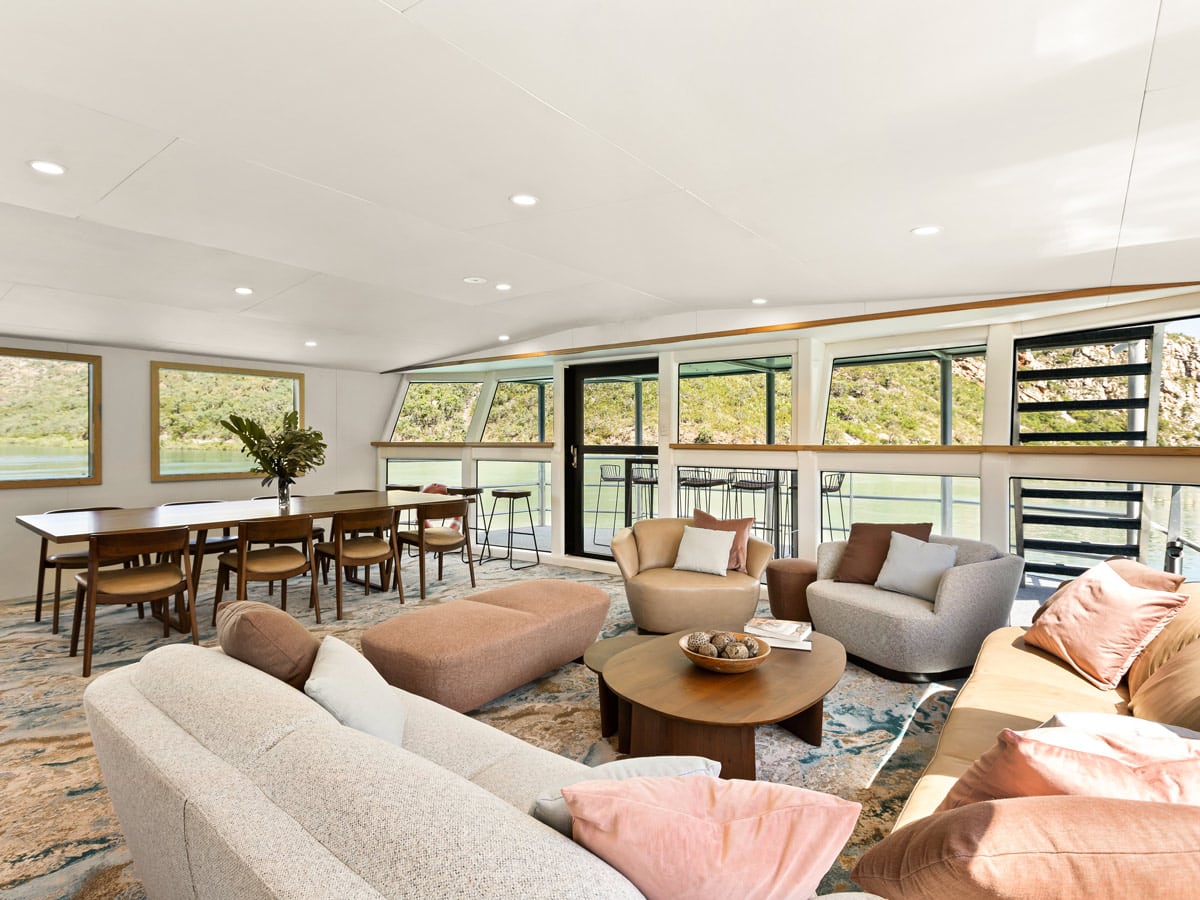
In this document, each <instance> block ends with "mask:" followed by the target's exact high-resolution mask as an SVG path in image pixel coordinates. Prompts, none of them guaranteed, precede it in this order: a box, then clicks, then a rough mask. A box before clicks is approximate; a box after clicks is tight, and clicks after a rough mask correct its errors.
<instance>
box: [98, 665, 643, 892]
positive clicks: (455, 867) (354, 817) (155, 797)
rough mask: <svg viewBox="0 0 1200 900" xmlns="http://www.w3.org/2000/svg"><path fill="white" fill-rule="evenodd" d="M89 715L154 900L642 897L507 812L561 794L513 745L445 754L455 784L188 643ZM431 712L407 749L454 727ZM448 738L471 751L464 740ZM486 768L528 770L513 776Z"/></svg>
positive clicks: (113, 690) (423, 709) (551, 834)
mask: <svg viewBox="0 0 1200 900" xmlns="http://www.w3.org/2000/svg"><path fill="white" fill-rule="evenodd" d="M416 699H417V700H420V698H416ZM84 703H85V708H86V710H87V715H88V722H89V725H90V726H91V729H92V733H93V739H94V741H95V745H96V752H97V756H98V757H99V759H100V763H101V768H102V770H103V774H104V780H105V783H106V785H107V787H108V789H109V792H110V794H111V795H112V798H113V804H114V806H115V807H116V810H117V815H118V817H119V819H120V821H121V827H122V830H123V831H124V832H125V836H126V839H127V841H128V844H129V847H130V851H131V853H132V855H133V858H134V864H135V869H136V871H137V874H138V876H139V877H140V878H142V880H143V881H144V882H145V884H146V889H147V894H148V896H152V897H155V898H160V897H166V898H174V897H181V898H182V897H218V896H220V897H238V898H239V900H241V898H258V897H263V898H267V897H279V896H323V897H339V898H360V897H361V898H368V897H370V898H377V897H421V898H426V897H462V896H520V897H545V898H551V897H562V896H572V897H575V896H578V897H594V898H607V897H637V896H640V894H639V893H638V892H637V891H636V889H635V888H634V887H633V886H632V885H631V884H630V883H629V882H628V881H627V880H626V879H625V878H624V877H623V876H621V875H620V873H618V872H617V871H616V870H614V869H612V868H610V867H609V866H608V865H606V864H605V863H604V862H602V861H601V860H599V859H598V858H597V857H595V856H593V855H591V854H590V853H588V852H587V851H585V850H583V849H582V848H581V847H579V846H577V845H576V844H574V843H573V842H572V841H570V840H569V839H568V838H566V837H564V836H562V835H561V834H559V833H558V832H556V831H554V830H553V829H550V828H548V827H546V826H544V825H543V824H542V823H540V822H538V821H537V820H535V819H533V818H532V817H531V816H529V815H527V814H526V813H525V811H524V810H523V809H520V808H518V807H517V806H516V805H514V804H525V802H526V801H525V800H524V799H522V798H523V797H524V796H525V795H527V794H528V792H529V791H531V790H532V789H533V787H534V785H535V783H536V782H537V781H538V780H539V779H540V778H542V777H544V778H546V779H547V780H548V781H557V782H558V783H562V781H561V775H562V774H563V773H562V771H555V770H554V767H553V766H550V767H549V771H547V772H546V773H545V774H544V775H543V774H541V773H539V772H538V765H539V764H540V763H541V761H542V760H543V757H542V756H541V755H540V754H544V751H540V750H537V748H531V747H530V748H528V749H529V750H530V751H533V755H532V756H530V757H528V758H522V759H517V758H516V757H515V756H512V755H510V756H509V758H507V759H505V753H510V754H511V753H516V751H515V750H514V749H513V748H514V747H515V746H516V745H519V744H520V742H516V739H515V738H511V737H510V736H508V735H500V739H499V740H498V741H496V742H495V744H494V745H492V746H491V747H490V750H491V751H492V755H491V756H490V757H486V758H485V757H484V756H483V755H481V754H478V753H476V754H474V755H472V754H471V753H470V752H467V753H465V754H464V753H462V752H461V751H457V750H453V749H451V750H448V751H447V754H448V761H449V762H451V763H452V764H458V765H460V766H461V767H462V768H463V769H464V770H465V771H464V772H463V773H462V774H459V773H456V772H453V771H451V770H450V769H448V768H446V767H445V766H443V765H439V764H437V763H435V762H433V761H431V760H429V759H426V758H424V757H423V756H421V755H418V754H417V753H414V752H412V751H411V750H410V749H406V748H402V747H396V746H393V745H391V744H388V743H386V742H383V741H381V740H378V739H377V738H374V737H371V736H369V735H366V734H363V733H361V732H358V731H354V730H353V729H349V728H345V727H343V726H341V725H339V724H338V723H337V722H336V721H335V720H334V719H333V718H332V717H331V716H329V715H328V714H327V713H326V712H325V711H324V710H322V709H321V708H320V707H319V706H317V705H316V704H315V703H313V702H312V701H311V700H309V699H308V698H307V697H305V696H304V694H302V693H301V692H299V691H296V690H295V689H294V688H291V687H289V686H288V685H286V684H284V683H283V682H280V681H277V680H276V679H274V678H271V677H269V676H267V675H265V674H263V673H261V672H259V671H257V670H255V669H252V668H250V667H248V666H246V665H244V664H242V663H240V662H237V661H236V660H233V659H230V658H228V657H225V656H223V655H222V654H220V653H218V652H216V651H213V650H209V649H206V648H201V647H193V646H190V645H173V646H169V647H163V648H159V649H158V650H155V651H153V652H151V653H150V654H147V656H146V657H144V658H143V659H142V661H141V662H139V663H138V664H137V665H135V666H128V667H124V668H122V669H118V670H116V671H113V672H111V673H107V674H106V675H104V676H102V677H101V678H98V679H96V680H95V681H94V682H93V683H92V684H91V685H89V686H88V689H87V691H86V692H85V694H84ZM427 703H428V701H422V703H419V704H416V705H414V706H413V707H412V708H411V709H410V724H412V725H414V728H413V738H414V745H415V746H420V745H422V744H428V743H430V742H431V741H432V738H433V736H432V734H431V733H430V729H428V728H425V727H423V726H421V725H418V724H417V720H419V719H420V718H421V717H422V716H423V715H424V714H425V713H431V714H434V715H440V714H445V715H447V716H457V714H455V713H453V712H451V711H449V710H444V709H441V708H440V707H439V708H437V710H439V711H440V712H435V711H434V710H433V709H431V707H434V706H435V705H434V704H428V705H423V704H427ZM457 718H458V719H460V720H462V721H463V722H464V723H465V724H467V725H468V726H473V727H475V728H480V729H486V730H488V731H491V729H487V726H484V725H481V724H480V723H478V722H474V721H472V720H469V719H465V718H463V717H460V716H459V717H457ZM455 721H457V720H455V719H447V720H446V722H447V723H450V727H451V728H453V722H455ZM406 730H407V727H406ZM505 739H507V741H511V742H514V743H513V744H508V743H506V740H505ZM443 741H444V742H446V743H449V744H455V743H463V742H464V740H463V738H462V736H461V735H457V734H454V733H449V734H444V735H443ZM523 746H526V747H528V745H523ZM517 755H521V754H517ZM546 756H550V757H552V756H553V755H552V754H546ZM492 761H497V762H502V763H503V764H504V767H505V768H506V769H513V768H518V769H521V770H522V773H521V774H520V775H509V776H503V775H501V774H499V773H497V772H496V771H495V770H494V767H493V766H492V764H491V763H492ZM522 763H524V765H522ZM562 763H563V766H565V767H574V766H577V765H578V764H576V763H572V762H571V761H570V760H562ZM568 774H570V773H568ZM471 777H478V778H479V779H481V780H483V781H487V780H489V779H490V780H492V781H494V782H496V783H497V786H498V787H500V788H504V789H506V790H507V791H508V792H509V793H510V794H511V795H512V796H511V797H509V798H505V799H502V798H501V797H499V796H496V795H495V794H493V793H492V792H490V791H489V790H485V789H484V788H483V787H481V786H479V785H478V784H473V783H472V782H471V780H468V779H469V778H471ZM506 800H507V801H508V802H506Z"/></svg>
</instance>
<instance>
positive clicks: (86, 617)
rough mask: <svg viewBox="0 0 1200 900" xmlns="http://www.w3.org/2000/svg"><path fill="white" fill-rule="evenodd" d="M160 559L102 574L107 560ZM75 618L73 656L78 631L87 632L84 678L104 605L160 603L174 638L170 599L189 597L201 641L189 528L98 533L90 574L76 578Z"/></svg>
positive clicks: (191, 621) (91, 543) (166, 632)
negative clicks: (189, 556)
mask: <svg viewBox="0 0 1200 900" xmlns="http://www.w3.org/2000/svg"><path fill="white" fill-rule="evenodd" d="M152 556H153V557H156V558H158V560H159V562H158V563H156V564H155V565H148V566H140V567H134V568H130V569H120V570H116V571H112V570H108V571H105V570H102V569H101V566H102V565H103V564H104V561H105V560H110V559H125V558H135V559H136V558H138V557H143V558H150V557H152ZM75 585H76V587H75V616H74V621H73V627H72V629H71V656H75V655H76V654H77V653H78V652H79V629H80V625H81V624H82V625H83V627H84V629H85V634H84V642H83V676H84V677H85V678H86V677H87V676H89V675H90V674H92V643H93V639H94V637H95V631H96V607H97V606H98V605H100V604H121V605H125V604H130V603H141V602H148V603H151V604H153V605H157V606H158V607H160V608H159V613H160V615H161V616H162V622H163V637H170V634H171V610H170V608H169V606H168V604H167V598H168V597H171V596H175V597H176V598H177V600H179V601H182V600H183V599H184V597H185V596H186V598H187V606H186V615H187V622H188V625H189V626H190V630H191V633H192V643H193V644H199V643H200V635H199V631H198V630H197V628H196V594H195V591H194V590H193V587H192V579H191V562H190V560H189V558H188V530H187V529H186V528H169V529H165V530H162V531H146V532H135V533H132V534H93V535H92V536H91V537H90V538H88V565H87V571H86V572H81V573H80V574H78V575H76V576H75Z"/></svg>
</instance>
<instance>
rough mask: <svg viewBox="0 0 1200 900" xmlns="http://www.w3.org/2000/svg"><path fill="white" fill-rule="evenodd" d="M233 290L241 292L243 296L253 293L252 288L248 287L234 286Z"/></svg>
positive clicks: (236, 292)
mask: <svg viewBox="0 0 1200 900" xmlns="http://www.w3.org/2000/svg"><path fill="white" fill-rule="evenodd" d="M233 292H234V293H235V294H241V295H242V296H243V297H249V296H250V295H251V294H253V293H254V288H248V287H235V288H234V289H233Z"/></svg>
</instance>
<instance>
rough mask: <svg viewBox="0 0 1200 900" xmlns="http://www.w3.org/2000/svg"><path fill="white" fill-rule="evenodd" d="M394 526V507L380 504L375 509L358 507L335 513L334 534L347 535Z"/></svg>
mask: <svg viewBox="0 0 1200 900" xmlns="http://www.w3.org/2000/svg"><path fill="white" fill-rule="evenodd" d="M391 527H392V508H391V507H390V506H379V507H376V508H375V509H356V510H353V511H350V512H340V513H334V514H333V533H334V535H346V534H349V533H351V532H354V531H374V530H375V529H377V528H378V529H384V528H391Z"/></svg>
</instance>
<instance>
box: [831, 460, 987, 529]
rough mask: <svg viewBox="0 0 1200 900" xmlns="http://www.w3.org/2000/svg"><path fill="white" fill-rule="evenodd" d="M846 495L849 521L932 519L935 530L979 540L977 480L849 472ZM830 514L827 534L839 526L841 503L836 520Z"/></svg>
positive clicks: (846, 479) (835, 513)
mask: <svg viewBox="0 0 1200 900" xmlns="http://www.w3.org/2000/svg"><path fill="white" fill-rule="evenodd" d="M826 474H828V473H826ZM841 494H842V495H843V498H844V501H845V506H844V509H845V513H846V521H848V522H931V523H933V533H934V534H944V535H951V536H953V537H962V538H973V539H975V540H978V539H979V479H978V478H969V477H965V476H958V475H886V474H875V473H865V472H847V473H845V475H844V480H843V482H842V485H841ZM828 513H829V511H828V509H827V508H826V507H825V506H822V519H823V522H822V533H823V534H826V535H828V534H829V533H830V531H829V529H830V527H831V526H832V528H833V530H834V531H835V532H836V531H837V530H838V529H837V524H838V521H837V520H838V518H839V517H840V510H839V509H838V507H837V504H836V503H835V504H834V509H833V512H832V521H830V519H831V517H830V515H829V514H828ZM840 537H841V535H840V534H837V538H840ZM825 539H826V540H828V537H826V538H825Z"/></svg>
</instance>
